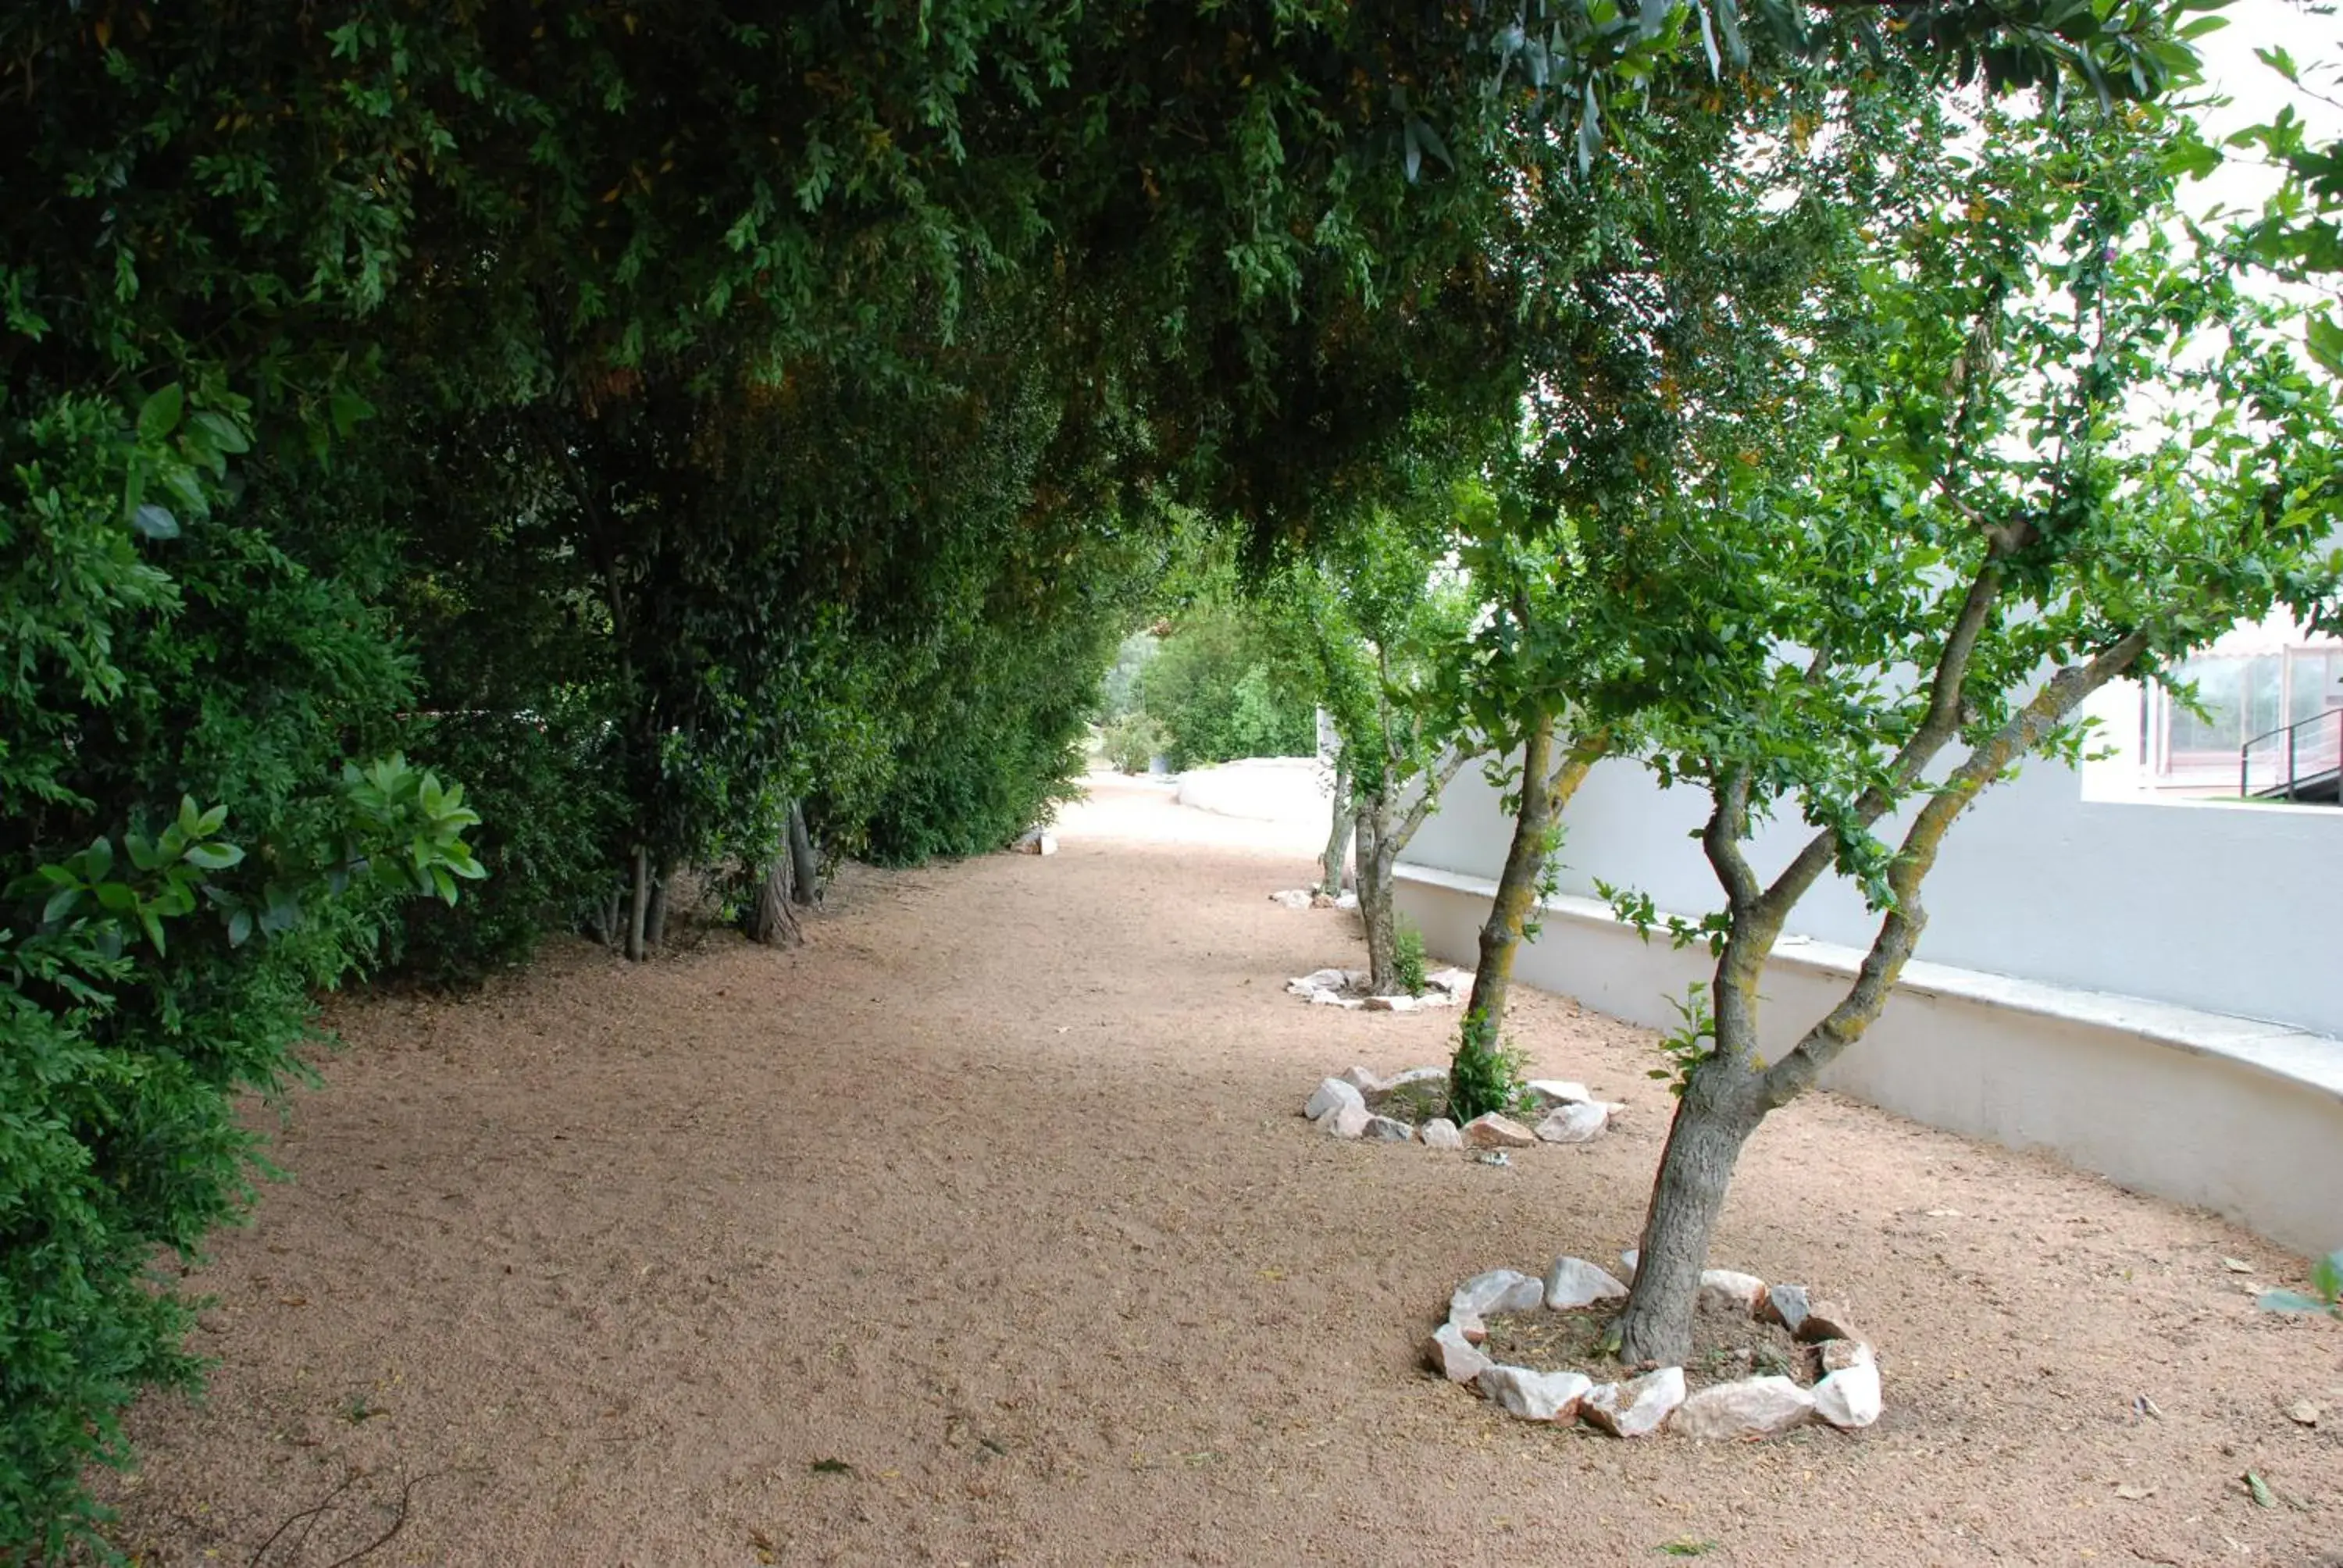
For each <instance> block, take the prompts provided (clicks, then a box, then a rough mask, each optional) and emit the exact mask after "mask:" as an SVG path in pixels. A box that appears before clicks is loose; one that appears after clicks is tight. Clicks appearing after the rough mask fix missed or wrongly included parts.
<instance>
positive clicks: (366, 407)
mask: <svg viewBox="0 0 2343 1568" xmlns="http://www.w3.org/2000/svg"><path fill="white" fill-rule="evenodd" d="M329 407H331V409H332V413H333V420H334V433H335V434H336V435H337V436H342V437H347V436H348V435H349V434H350V433H351V432H352V431H354V430H356V429H357V427H358V425H359V422H360V421H362V420H367V419H371V418H373V417H374V405H373V404H371V403H369V402H367V400H366V399H365V398H363V397H359V396H358V395H357V393H355V392H351V391H347V390H345V389H340V388H337V389H336V391H335V392H334V395H333V397H332V398H331V399H329Z"/></svg>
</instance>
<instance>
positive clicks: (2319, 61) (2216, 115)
mask: <svg viewBox="0 0 2343 1568" xmlns="http://www.w3.org/2000/svg"><path fill="white" fill-rule="evenodd" d="M2213 15H2220V16H2222V17H2224V18H2226V19H2227V22H2228V24H2229V25H2227V26H2226V27H2223V28H2221V29H2220V30H2219V31H2217V32H2215V33H2210V34H2207V35H2206V36H2204V37H2202V38H2200V39H2198V40H2197V53H2198V55H2200V56H2202V58H2203V59H2204V62H2205V88H2204V90H2203V92H2201V93H2197V94H2192V95H2190V96H2192V97H2201V96H2207V95H2220V96H2224V97H2227V98H2228V99H2229V100H2230V102H2228V103H2227V104H2221V105H2207V106H2205V107H2203V108H2201V109H2199V110H2198V111H2197V118H2198V122H2199V123H2200V124H2201V125H2203V126H2205V127H2206V128H2207V130H2208V131H2209V132H2211V133H2212V134H2213V135H2214V136H2216V137H2220V136H2227V135H2228V134H2229V133H2231V132H2233V131H2236V130H2238V129H2241V128H2242V127H2244V126H2251V125H2258V124H2262V123H2266V122H2267V121H2268V120H2270V119H2272V118H2273V117H2275V116H2276V115H2277V113H2278V108H2279V106H2281V105H2283V104H2286V103H2288V101H2291V102H2292V103H2293V104H2294V106H2295V113H2296V115H2297V116H2299V117H2300V118H2301V119H2303V120H2304V121H2305V122H2306V123H2307V124H2308V126H2309V127H2310V130H2311V133H2312V136H2313V139H2314V140H2318V141H2331V140H2334V139H2336V138H2338V137H2343V109H2338V108H2336V107H2335V106H2332V105H2328V104H2325V103H2321V102H2319V101H2318V99H2316V98H2313V97H2310V96H2308V95H2305V94H2302V93H2300V92H2298V91H2297V90H2296V89H2295V88H2294V87H2292V86H2290V85H2288V83H2287V81H2286V78H2284V77H2283V76H2281V75H2278V73H2277V72H2276V71H2273V70H2271V69H2270V68H2269V67H2268V65H2264V64H2262V62H2261V61H2260V60H2259V59H2258V58H2257V57H2256V55H2255V53H2254V52H2255V51H2256V50H2257V49H2268V48H2273V47H2277V48H2283V49H2285V50H2286V51H2287V52H2288V54H2290V55H2293V56H2294V60H2295V64H2296V65H2298V66H2299V67H2301V70H2302V75H2303V77H2304V79H2305V80H2306V81H2307V82H2308V83H2310V84H2311V85H2314V86H2316V87H2318V88H2319V89H2320V90H2321V91H2323V92H2326V93H2327V94H2328V95H2329V96H2331V97H2334V98H2337V99H2338V100H2343V85H2337V83H2336V81H2335V75H2336V71H2337V68H2338V65H2343V16H2333V15H2326V16H2322V15H2312V14H2311V13H2310V12H2309V11H2308V9H2307V8H2306V7H2304V6H2302V5H2298V4H2295V3H2294V0H2231V4H2230V5H2228V6H2227V7H2226V8H2225V9H2223V10H2222V11H2219V12H2217V13H2213ZM2252 156H2253V155H2252V154H2251V152H2250V151H2240V152H2233V153H2232V154H2231V155H2230V157H2229V161H2228V162H2227V163H2226V164H2224V165H2223V166H2221V167H2220V168H2219V169H2217V170H2216V171H2215V172H2214V173H2213V174H2212V175H2210V176H2207V178H2205V179H2204V180H2202V181H2200V182H2197V185H2196V186H2194V187H2192V188H2191V189H2190V190H2189V191H2188V192H2187V193H2185V194H2186V196H2187V206H2188V207H2189V209H2190V210H2191V211H2193V212H2197V213H2203V212H2205V211H2207V210H2208V209H2209V208H2211V207H2214V206H2227V207H2232V208H2239V207H2243V208H2251V207H2257V206H2260V205H2261V202H2262V198H2263V197H2264V196H2266V195H2267V194H2268V191H2269V190H2270V189H2271V188H2272V186H2275V185H2276V183H2277V181H2276V178H2275V176H2272V175H2271V174H2270V173H2269V172H2268V171H2267V170H2265V169H2262V168H2258V167H2257V166H2254V165H2253V164H2252V163H2251V162H2250V161H2248V160H2249V159H2250V158H2251V157H2252Z"/></svg>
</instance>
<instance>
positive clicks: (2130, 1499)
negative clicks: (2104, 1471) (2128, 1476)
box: [2116, 1486, 2156, 1503]
mask: <svg viewBox="0 0 2343 1568" xmlns="http://www.w3.org/2000/svg"><path fill="white" fill-rule="evenodd" d="M2116 1495H2117V1497H2120V1498H2122V1499H2123V1500H2124V1501H2125V1502H2126V1503H2137V1502H2139V1501H2140V1500H2141V1499H2142V1498H2146V1497H2153V1496H2155V1495H2156V1488H2155V1487H2153V1486H2118V1487H2117V1488H2116Z"/></svg>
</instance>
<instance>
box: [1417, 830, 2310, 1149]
mask: <svg viewBox="0 0 2343 1568" xmlns="http://www.w3.org/2000/svg"><path fill="white" fill-rule="evenodd" d="M1393 877H1394V878H1396V879H1398V880H1401V881H1405V882H1414V883H1417V884H1420V885H1422V886H1424V887H1433V888H1443V889H1446V890H1449V891H1451V892H1457V893H1464V894H1469V895H1471V896H1473V897H1474V898H1480V899H1493V898H1494V897H1495V896H1496V892H1497V885H1496V883H1494V882H1493V881H1491V880H1489V879H1486V878H1483V877H1474V876H1467V875H1465V874H1463V873H1462V872H1457V871H1449V870H1443V869H1440V868H1438V867H1435V866H1420V865H1413V864H1409V863H1407V862H1404V861H1403V862H1401V863H1400V864H1399V865H1398V866H1397V867H1396V868H1394V869H1393ZM1539 907H1540V909H1541V910H1542V911H1543V912H1544V913H1545V914H1546V915H1548V916H1552V917H1555V918H1559V919H1562V920H1573V921H1576V922H1579V923H1582V924H1585V925H1594V926H1610V927H1615V928H1619V929H1621V930H1627V929H1629V928H1627V927H1626V926H1625V922H1624V921H1622V920H1620V919H1619V918H1618V916H1616V915H1615V914H1614V913H1612V910H1611V906H1610V905H1608V904H1606V903H1604V901H1603V900H1600V899H1588V898H1581V897H1579V896H1577V895H1575V894H1569V893H1564V894H1557V895H1555V896H1554V897H1551V898H1547V899H1544V900H1540V904H1539ZM1654 940H1660V941H1662V943H1663V945H1664V939H1654ZM1771 961H1772V962H1773V963H1775V964H1780V965H1784V966H1785V967H1788V968H1792V969H1802V970H1810V971H1812V972H1814V973H1817V974H1823V975H1829V976H1832V977H1835V978H1840V979H1847V980H1852V979H1853V978H1854V977H1855V972H1856V970H1857V969H1858V967H1859V966H1860V965H1861V963H1862V961H1863V954H1862V953H1861V952H1859V951H1857V950H1855V949H1853V948H1849V947H1843V946H1840V945H1838V944H1837V943H1835V942H1821V941H1815V940H1812V939H1810V938H1806V937H1799V936H1785V937H1784V938H1783V939H1782V940H1781V942H1780V944H1779V945H1778V946H1777V947H1776V948H1775V950H1774V956H1773V959H1772V960H1771ZM1896 989H1897V990H1899V991H1903V992H1906V993H1907V994H1910V995H1913V996H1924V997H1947V998H1954V999H1956V1000H1963V1001H1968V1002H1974V1003H1976V1004H1977V1005H1980V1006H1984V1007H1991V1008H2001V1009H2005V1010H2009V1011H2013V1012H2023V1013H2032V1014H2035V1015H2037V1016H2040V1017H2044V1018H2052V1019H2059V1020H2065V1021H2067V1022H2072V1023H2077V1024H2083V1025H2087V1026H2088V1027H2091V1028H2095V1029H2104V1030H2114V1031H2117V1032H2120V1033H2124V1034H2128V1035H2132V1036H2134V1037H2136V1038H2137V1039H2140V1040H2147V1041H2149V1042H2151V1043H2154V1044H2157V1045H2161V1046H2165V1047H2167V1048H2168V1049H2170V1050H2177V1051H2184V1052H2187V1053H2189V1054H2192V1055H2197V1056H2205V1057H2212V1058H2215V1059H2217V1060H2223V1061H2230V1062H2235V1063H2237V1065H2239V1066H2241V1067H2244V1068H2247V1069H2250V1070H2254V1071H2257V1072H2260V1073H2265V1074H2267V1075H2268V1076H2269V1077H2272V1078H2275V1079H2278V1080H2279V1081H2283V1082H2285V1083H2287V1084H2288V1085H2290V1086H2292V1087H2296V1088H2299V1089H2304V1090H2308V1091H2311V1092H2313V1093H2316V1094H2318V1095H2321V1096H2323V1097H2325V1098H2328V1099H2330V1100H2333V1101H2337V1102H2338V1103H2343V1040H2337V1039H2334V1038H2332V1037H2331V1036H2328V1035H2322V1034H2315V1033H2313V1032H2311V1031H2310V1030H2305V1029H2297V1028H2295V1027H2293V1026H2291V1025H2288V1024H2279V1023H2268V1022H2265V1021H2263V1020H2258V1019H2248V1018H2237V1017H2233V1016H2230V1015H2228V1014H2225V1013H2215V1012H2200V1011H2198V1010H2196V1009H2194V1008H2186V1007H2177V1006H2175V1005H2173V1004H2171V1003H2168V1002H2159V1001H2150V1000H2147V999H2146V998H2144V997H2131V996H2120V995H2117V994H2115V993H2113V992H2107V991H2088V990H2073V989H2071V988H2068V987H2066V986H2054V985H2045V984H2042V983H2041V982H2039V981H2037V980H2018V979H2016V978H2015V977H2013V976H2010V975H2001V974H1988V973H1986V972H1985V971H1983V970H1965V969H1956V968H1954V967H1952V966H1951V965H1949V964H1932V963H1926V962H1924V961H1922V960H1917V959H1915V960H1912V961H1911V962H1910V963H1908V964H1906V966H1905V969H1904V973H1903V976H1902V978H1901V979H1900V980H1897V982H1896Z"/></svg>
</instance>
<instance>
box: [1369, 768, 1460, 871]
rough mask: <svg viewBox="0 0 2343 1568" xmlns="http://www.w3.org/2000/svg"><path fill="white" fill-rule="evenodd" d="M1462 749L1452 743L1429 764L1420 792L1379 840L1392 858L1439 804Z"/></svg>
mask: <svg viewBox="0 0 2343 1568" xmlns="http://www.w3.org/2000/svg"><path fill="white" fill-rule="evenodd" d="M1464 760H1465V752H1464V749H1463V747H1462V746H1452V747H1450V748H1449V749H1447V751H1446V752H1444V753H1443V755H1442V757H1441V759H1440V760H1439V761H1437V762H1435V763H1433V765H1432V769H1431V770H1430V772H1428V773H1427V774H1426V775H1425V778H1424V784H1423V793H1422V794H1420V795H1418V796H1417V797H1416V798H1415V803H1414V804H1413V805H1412V806H1410V807H1409V808H1408V809H1407V815H1406V816H1404V817H1403V818H1401V819H1400V820H1399V826H1398V827H1396V828H1394V829H1392V830H1391V832H1390V833H1388V834H1386V835H1385V836H1384V839H1383V841H1384V842H1385V843H1387V844H1389V845H1390V846H1391V852H1392V858H1393V859H1398V858H1399V852H1400V851H1401V850H1402V849H1406V848H1407V841H1408V840H1409V839H1413V838H1414V837H1415V830H1416V829H1418V828H1421V827H1423V819H1425V818H1426V817H1429V816H1431V815H1432V809H1433V807H1435V806H1437V805H1439V804H1440V792H1441V791H1442V790H1443V789H1447V788H1448V781H1449V780H1450V779H1453V778H1455V777H1456V771H1457V769H1460V768H1462V767H1463V766H1464Z"/></svg>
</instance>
